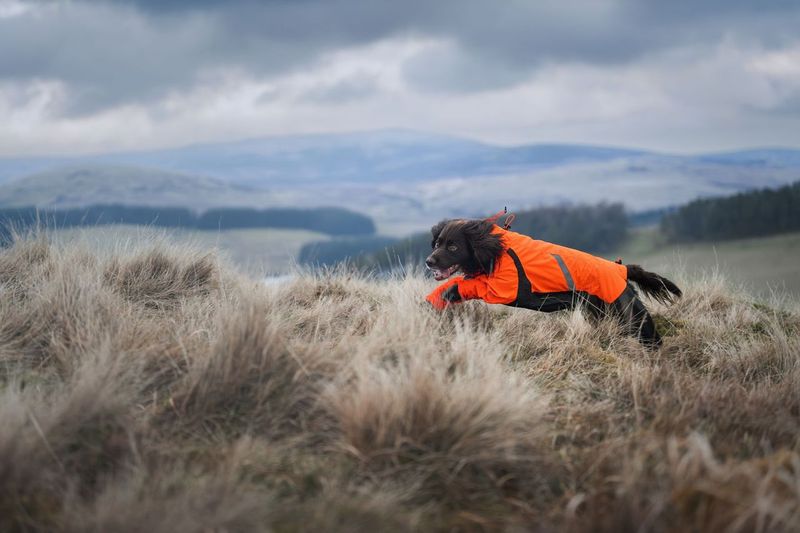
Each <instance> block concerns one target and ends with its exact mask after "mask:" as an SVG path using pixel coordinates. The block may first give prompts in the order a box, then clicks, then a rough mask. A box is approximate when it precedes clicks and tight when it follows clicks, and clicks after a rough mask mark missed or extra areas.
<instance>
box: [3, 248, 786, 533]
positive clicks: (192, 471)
mask: <svg viewBox="0 0 800 533" xmlns="http://www.w3.org/2000/svg"><path fill="white" fill-rule="evenodd" d="M430 285H431V282H430V281H427V280H424V279H423V278H422V277H419V276H414V275H410V276H407V277H404V278H398V279H393V280H389V281H375V280H369V279H365V278H363V277H359V276H355V275H351V274H348V273H346V272H338V273H333V274H329V275H317V276H315V275H312V274H302V275H299V276H298V278H297V279H296V280H295V281H293V282H291V283H288V284H286V285H283V286H279V287H268V286H264V285H262V284H260V283H258V282H256V281H252V280H249V279H246V278H244V277H242V276H239V275H238V274H236V273H235V272H233V271H232V270H231V269H229V268H227V267H225V266H224V265H221V264H220V263H219V261H218V260H217V259H216V258H214V257H212V256H208V255H206V254H204V253H199V252H196V251H192V250H190V249H183V248H176V247H175V246H174V245H168V244H164V243H162V244H156V245H151V246H148V247H142V248H136V247H130V248H129V249H128V250H121V251H119V252H118V253H116V254H110V255H108V256H105V257H101V256H96V255H94V254H92V253H90V252H89V251H88V249H85V248H82V247H81V246H79V245H75V244H70V245H67V246H61V247H59V246H54V245H51V244H49V243H48V242H47V241H46V240H45V239H44V238H42V237H38V238H36V237H34V238H31V239H23V240H21V241H20V242H17V243H16V244H15V245H14V246H13V247H11V248H9V249H6V250H2V251H0V530H2V531H87V530H91V531H148V532H149V533H154V532H158V531H165V532H166V531H169V532H174V531H178V532H180V531H260V530H275V531H301V530H328V531H378V530H380V531H416V530H448V531H469V530H498V529H512V530H516V529H519V530H538V531H550V530H567V531H615V532H616V531H629V530H630V531H791V530H797V529H798V528H800V313H798V311H797V308H796V304H793V303H791V302H788V303H787V302H783V303H782V304H779V303H776V302H773V303H772V304H770V305H764V304H760V303H754V302H753V301H751V300H750V299H749V298H748V297H747V296H745V295H744V294H742V293H737V292H736V291H735V290H734V289H731V288H730V287H727V286H726V285H725V284H724V283H723V282H722V281H721V280H719V279H713V278H712V279H707V280H702V281H693V282H684V283H683V285H685V288H686V297H685V298H684V299H683V300H682V301H681V302H680V303H679V304H678V305H675V306H673V307H671V308H664V307H660V306H656V305H654V306H653V309H654V310H655V314H656V319H657V321H658V322H659V325H660V328H661V329H662V331H663V332H664V333H665V344H664V347H663V349H662V350H660V351H659V352H656V353H651V352H648V351H646V350H643V349H642V348H641V347H640V346H639V344H638V343H637V342H636V341H635V340H633V339H630V338H627V337H625V336H622V335H620V332H619V331H618V330H617V328H616V327H615V325H614V324H613V323H612V322H610V321H609V322H602V323H600V324H592V323H590V322H589V321H587V320H586V319H585V318H584V316H583V315H582V314H581V312H580V311H576V312H572V313H561V314H553V315H544V314H539V313H533V312H529V311H526V310H512V309H510V308H506V307H499V306H496V307H489V306H486V305H484V304H482V303H469V304H467V305H464V306H462V307H461V308H459V309H457V310H449V311H447V312H446V313H444V314H438V313H436V312H434V311H432V310H431V309H429V308H427V307H426V306H425V305H423V304H422V303H421V302H422V298H423V295H424V294H425V293H426V291H427V290H428V289H429V287H430Z"/></svg>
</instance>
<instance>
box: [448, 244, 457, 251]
mask: <svg viewBox="0 0 800 533" xmlns="http://www.w3.org/2000/svg"><path fill="white" fill-rule="evenodd" d="M447 249H448V250H450V251H451V252H455V251H456V250H458V246H456V245H455V244H451V245H450V246H448V247H447Z"/></svg>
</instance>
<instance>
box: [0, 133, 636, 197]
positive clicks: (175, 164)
mask: <svg viewBox="0 0 800 533" xmlns="http://www.w3.org/2000/svg"><path fill="white" fill-rule="evenodd" d="M642 153H644V152H641V151H636V150H627V149H617V148H604V147H593V146H574V145H558V144H553V145H535V146H517V147H504V146H493V145H489V144H485V143H481V142H477V141H472V140H467V139H462V138H458V137H450V136H445V135H434V134H428V133H419V132H412V131H406V130H386V131H371V132H357V133H346V134H317V135H299V136H287V137H266V138H260V139H249V140H244V141H237V142H224V143H213V144H198V145H192V146H187V147H183V148H173V149H166V150H156V151H144V152H130V153H118V154H101V155H94V156H82V157H77V158H44V159H41V160H38V159H35V158H34V159H5V160H4V159H0V182H2V181H4V180H8V179H11V178H13V177H16V176H20V175H22V174H25V173H29V172H35V171H39V170H42V169H44V168H49V167H57V166H65V165H74V164H97V163H101V164H116V165H130V166H144V167H150V168H159V169H163V170H168V171H173V172H181V173H187V174H197V175H203V176H213V177H217V178H220V179H225V180H228V181H231V182H235V183H239V184H253V185H258V186H262V185H264V184H270V185H286V184H298V183H302V184H310V183H319V182H321V181H324V182H326V183H331V182H348V183H384V182H387V181H396V180H404V181H407V180H411V181H425V180H430V179H439V178H446V177H453V176H476V175H485V174H502V173H508V172H511V171H516V170H520V169H526V168H538V167H542V166H551V165H561V164H566V163H572V162H587V161H607V160H611V159H616V158H619V157H623V156H632V155H639V154H642ZM26 169H29V170H27V171H26Z"/></svg>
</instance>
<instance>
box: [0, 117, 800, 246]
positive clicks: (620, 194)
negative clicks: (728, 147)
mask: <svg viewBox="0 0 800 533" xmlns="http://www.w3.org/2000/svg"><path fill="white" fill-rule="evenodd" d="M97 165H101V166H108V165H111V166H117V167H118V166H127V167H131V166H132V167H143V168H152V169H161V170H162V171H164V172H169V173H178V174H187V175H191V176H210V177H211V178H215V179H218V180H221V181H223V182H225V183H228V184H230V185H231V186H232V187H233V188H232V190H231V191H228V192H227V193H224V192H223V191H220V192H221V194H220V196H219V198H220V201H224V202H225V205H239V204H240V203H241V205H249V206H252V205H254V203H257V204H258V205H261V206H264V207H274V206H284V207H287V206H292V207H313V206H319V205H337V206H341V207H346V208H349V209H352V210H363V211H365V212H366V213H367V214H368V215H370V216H371V217H372V218H373V219H374V220H376V222H377V224H378V226H379V229H380V232H381V233H385V234H390V235H393V236H402V235H407V234H409V233H411V232H413V231H420V230H422V229H425V228H426V227H427V226H430V225H431V224H432V223H433V222H435V221H436V220H438V219H441V218H444V217H455V216H460V217H464V216H475V215H478V214H480V213H485V212H494V211H497V210H498V209H500V208H502V206H504V205H508V206H509V207H510V208H511V209H514V210H522V209H528V208H532V207H539V206H547V205H550V206H552V205H563V204H579V203H598V202H602V201H605V202H612V203H613V202H621V203H623V204H624V205H625V207H626V209H627V210H628V211H629V212H639V211H647V210H654V209H660V208H665V207H670V206H673V205H678V204H683V203H686V202H688V201H691V200H694V199H695V198H698V197H707V196H720V195H727V194H731V193H734V192H738V191H743V190H748V189H752V188H758V187H777V186H780V185H782V184H785V183H789V182H791V181H796V180H797V179H798V176H800V151H798V150H790V149H759V150H744V151H738V152H731V153H717V154H699V155H675V154H660V153H654V152H646V151H642V150H635V149H627V148H615V147H602V146H583V145H564V144H535V145H522V146H496V145H492V144H487V143H483V142H478V141H473V140H469V139H462V138H458V137H450V136H444V135H435V134H429V133H421V132H414V131H405V130H388V131H368V132H357V133H350V134H330V135H306V136H293V137H269V138H260V139H250V140H244V141H238V142H224V143H209V144H202V145H195V146H188V147H183V148H174V149H165V150H156V151H148V152H134V153H121V154H97V155H93V156H82V157H75V158H64V157H61V158H53V157H42V158H27V159H0V182H3V181H8V180H11V179H16V180H17V183H18V185H20V186H23V187H24V183H25V180H24V179H23V178H24V176H25V175H28V174H30V173H34V172H41V171H45V170H53V172H56V170H54V169H57V168H63V167H65V166H66V167H70V168H74V167H89V168H94V167H95V166H97ZM59 172H60V171H59ZM103 181H104V182H114V183H119V184H120V185H118V186H120V187H123V188H124V187H134V186H135V180H118V179H116V178H113V177H109V178H107V179H103ZM126 182H127V183H126ZM237 187H239V188H241V187H244V188H246V189H248V190H249V191H250V192H249V193H248V192H247V191H244V192H243V191H241V190H236V188H237ZM29 190H33V191H34V193H35V192H36V191H40V190H41V188H40V187H36V186H31V187H29ZM94 190H97V188H96V187H95V188H94ZM68 192H69V191H68ZM118 192H119V194H117V193H115V194H114V196H115V197H114V198H110V197H106V198H105V199H104V200H103V202H105V203H109V202H110V203H115V202H120V201H122V200H121V198H124V197H125V196H124V194H125V191H124V190H122V191H118ZM72 193H73V194H80V190H79V189H73V190H72ZM120 195H121V196H120ZM176 196H183V198H184V201H185V202H186V203H181V204H175V203H173V204H172V205H184V206H187V207H195V205H194V203H195V201H201V202H202V201H205V200H206V199H207V198H212V197H213V195H212V193H209V194H208V195H205V194H202V195H197V196H198V198H197V199H196V198H194V196H192V195H191V194H189V195H182V193H177V194H176ZM49 198H50V200H48V201H52V199H53V197H52V196H50V197H49ZM93 201H99V200H93ZM4 202H6V200H5V193H4V192H3V190H0V204H1V203H4ZM173 202H174V199H173ZM203 205H205V204H203ZM201 207H202V206H201Z"/></svg>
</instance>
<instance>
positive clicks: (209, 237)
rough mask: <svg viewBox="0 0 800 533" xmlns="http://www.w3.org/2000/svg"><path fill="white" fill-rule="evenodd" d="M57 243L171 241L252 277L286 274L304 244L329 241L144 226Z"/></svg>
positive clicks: (105, 246)
mask: <svg viewBox="0 0 800 533" xmlns="http://www.w3.org/2000/svg"><path fill="white" fill-rule="evenodd" d="M53 238H54V240H55V241H56V242H59V241H61V242H65V243H72V242H84V243H86V244H87V245H88V246H89V247H90V248H91V249H92V250H111V251H113V250H114V249H117V248H119V247H120V245H124V244H125V243H126V242H140V241H141V240H152V241H153V242H159V241H161V242H163V241H166V242H169V243H174V244H189V245H192V246H194V247H196V248H199V249H208V250H218V251H219V252H220V253H221V255H222V256H223V257H225V258H227V259H229V260H230V261H231V262H233V264H234V265H236V266H237V267H238V268H239V269H241V270H243V271H244V272H246V273H247V274H249V275H252V276H261V275H270V274H284V273H286V272H288V271H290V270H291V269H292V268H293V267H294V265H295V259H296V258H297V254H298V253H299V251H300V247H301V246H303V244H305V243H307V242H311V241H320V240H327V239H328V238H329V237H328V236H327V235H323V234H321V233H315V232H313V231H305V230H285V229H262V228H258V229H238V230H220V231H192V230H182V229H169V230H166V229H161V228H158V229H156V228H149V227H142V226H127V225H116V226H97V227H83V228H70V229H63V230H58V231H56V232H54V233H53Z"/></svg>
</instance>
